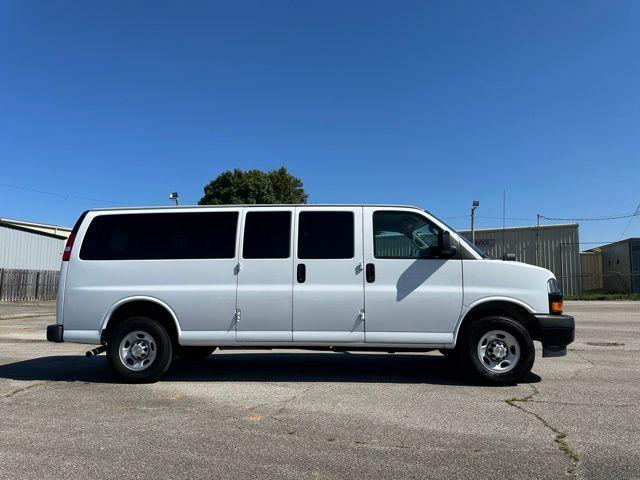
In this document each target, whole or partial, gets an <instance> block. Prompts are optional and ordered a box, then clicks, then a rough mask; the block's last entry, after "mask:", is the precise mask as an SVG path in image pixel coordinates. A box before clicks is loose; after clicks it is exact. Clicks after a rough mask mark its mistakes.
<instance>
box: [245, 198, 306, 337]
mask: <svg viewBox="0 0 640 480" xmlns="http://www.w3.org/2000/svg"><path fill="white" fill-rule="evenodd" d="M294 210H295V209H294V207H245V208H244V209H243V212H242V236H241V238H242V243H241V246H240V255H239V262H238V266H237V270H238V277H237V278H238V289H237V292H238V296H237V311H236V340H237V341H239V342H290V341H291V322H292V307H291V301H292V292H293V252H292V250H293V248H292V243H293V242H292V238H293V213H294Z"/></svg>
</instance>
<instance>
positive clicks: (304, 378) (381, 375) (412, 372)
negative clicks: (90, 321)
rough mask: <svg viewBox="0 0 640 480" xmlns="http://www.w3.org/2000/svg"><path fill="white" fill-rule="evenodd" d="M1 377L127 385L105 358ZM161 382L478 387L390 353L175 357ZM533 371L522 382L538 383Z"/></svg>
mask: <svg viewBox="0 0 640 480" xmlns="http://www.w3.org/2000/svg"><path fill="white" fill-rule="evenodd" d="M0 378H7V379H12V380H45V381H56V382H75V381H82V382H89V383H122V381H121V380H120V379H118V378H117V377H116V376H115V375H114V374H113V373H112V372H111V371H110V370H109V368H108V366H107V362H106V359H105V357H104V356H103V355H101V356H98V357H95V358H92V359H87V358H84V357H81V356H75V355H64V356H62V355H59V356H51V357H40V358H34V359H30V360H23V361H19V362H14V363H9V364H5V365H0ZM160 381H171V382H208V381H223V382H354V383H390V384H391V383H415V384H433V385H452V386H463V385H465V386H469V385H477V382H474V381H473V380H470V379H469V378H468V376H467V375H464V374H463V373H462V372H461V371H460V370H459V369H457V368H456V367H455V366H454V365H453V364H452V363H451V362H450V361H449V360H447V359H446V358H444V357H442V356H440V355H425V354H401V355H393V354H386V353H353V354H351V353H324V352H323V353H318V352H301V353H297V352H296V353H292V352H278V353H273V352H269V351H265V352H250V353H247V352H241V353H240V352H238V353H229V352H225V353H220V354H216V353H214V354H213V355H211V356H210V357H208V358H207V359H206V360H203V361H201V362H199V363H197V364H189V363H187V362H184V361H182V360H180V359H176V360H175V361H174V362H173V364H172V366H171V368H170V369H169V371H168V372H167V373H166V374H165V376H164V377H163V378H162V379H161V380H160ZM539 381H540V377H539V376H537V375H535V374H533V373H531V374H530V375H529V377H528V378H527V379H525V381H524V382H522V383H537V382H539Z"/></svg>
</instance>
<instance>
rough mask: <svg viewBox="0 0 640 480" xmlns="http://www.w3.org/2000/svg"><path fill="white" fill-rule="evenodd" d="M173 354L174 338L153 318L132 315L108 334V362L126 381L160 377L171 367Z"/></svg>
mask: <svg viewBox="0 0 640 480" xmlns="http://www.w3.org/2000/svg"><path fill="white" fill-rule="evenodd" d="M172 358H173V349H172V345H171V338H170V337H169V334H168V333H167V331H166V330H165V329H164V327H163V326H162V325H160V323H158V322H157V321H155V320H153V319H152V318H148V317H143V316H134V317H130V318H128V319H127V320H125V321H123V322H122V323H120V324H119V325H117V326H116V327H115V328H114V330H113V332H111V334H110V335H109V339H108V342H107V363H108V364H109V366H110V367H111V368H112V369H113V371H114V372H115V373H116V374H117V375H118V376H119V377H120V378H122V379H123V380H125V381H127V382H131V383H149V382H155V381H157V380H158V379H159V378H160V377H162V375H164V373H165V372H166V371H167V370H168V369H169V366H170V365H171V360H172Z"/></svg>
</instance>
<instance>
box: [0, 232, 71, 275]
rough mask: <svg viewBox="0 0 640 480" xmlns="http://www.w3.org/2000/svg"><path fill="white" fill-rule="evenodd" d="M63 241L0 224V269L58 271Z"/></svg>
mask: <svg viewBox="0 0 640 480" xmlns="http://www.w3.org/2000/svg"><path fill="white" fill-rule="evenodd" d="M64 244H65V240H64V239H63V238H57V237H54V236H50V235H44V234H38V233H33V232H28V231H25V230H21V229H17V228H11V227H9V226H6V225H3V224H0V268H16V269H29V270H59V269H60V261H61V259H62V250H64Z"/></svg>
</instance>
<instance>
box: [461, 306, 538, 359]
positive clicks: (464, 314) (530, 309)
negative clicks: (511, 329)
mask: <svg viewBox="0 0 640 480" xmlns="http://www.w3.org/2000/svg"><path fill="white" fill-rule="evenodd" d="M489 302H503V303H511V304H513V305H518V306H519V307H522V308H524V309H525V310H526V311H527V312H529V313H531V314H534V313H535V310H534V308H533V307H532V306H531V305H529V304H528V303H525V302H523V301H522V300H518V299H517V298H513V297H500V296H492V297H483V298H479V299H478V300H476V301H474V302H473V303H471V304H470V305H463V306H462V312H461V313H460V318H459V319H458V323H457V324H456V328H455V329H454V331H453V347H455V346H456V344H457V343H458V333H459V332H460V327H461V326H462V322H463V321H464V319H465V318H466V317H467V315H468V314H469V313H470V312H471V311H473V310H474V309H475V308H477V307H479V306H481V305H484V304H486V303H489Z"/></svg>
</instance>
